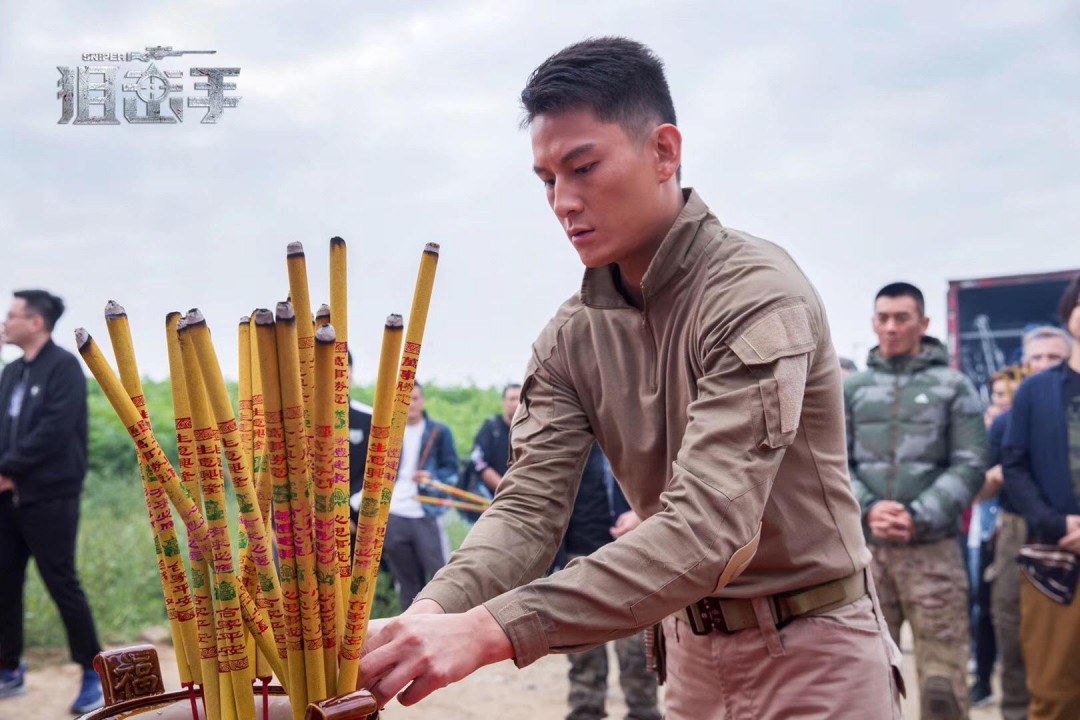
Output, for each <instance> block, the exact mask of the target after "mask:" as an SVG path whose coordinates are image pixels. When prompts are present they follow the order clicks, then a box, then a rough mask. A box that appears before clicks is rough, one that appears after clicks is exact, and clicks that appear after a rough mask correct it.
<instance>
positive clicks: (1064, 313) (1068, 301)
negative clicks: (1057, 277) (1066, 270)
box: [1058, 275, 1080, 340]
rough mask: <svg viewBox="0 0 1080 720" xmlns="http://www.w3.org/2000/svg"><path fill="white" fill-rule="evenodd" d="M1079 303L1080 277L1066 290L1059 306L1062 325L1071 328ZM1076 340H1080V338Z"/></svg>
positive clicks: (1075, 278)
mask: <svg viewBox="0 0 1080 720" xmlns="http://www.w3.org/2000/svg"><path fill="white" fill-rule="evenodd" d="M1077 303H1080V275H1077V276H1076V277H1074V278H1073V279H1072V282H1071V283H1069V286H1068V287H1067V288H1065V292H1064V293H1063V294H1062V295H1061V303H1060V304H1059V305H1058V315H1059V316H1060V317H1061V324H1062V326H1064V327H1065V328H1068V327H1069V318H1070V317H1072V314H1073V310H1075V309H1076V305H1077ZM1076 339H1077V340H1080V338H1076Z"/></svg>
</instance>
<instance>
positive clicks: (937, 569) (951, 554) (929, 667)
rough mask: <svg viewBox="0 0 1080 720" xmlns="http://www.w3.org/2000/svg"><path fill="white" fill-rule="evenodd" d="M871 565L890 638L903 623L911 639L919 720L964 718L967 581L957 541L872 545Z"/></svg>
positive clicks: (965, 710)
mask: <svg viewBox="0 0 1080 720" xmlns="http://www.w3.org/2000/svg"><path fill="white" fill-rule="evenodd" d="M870 551H871V553H872V554H873V556H874V559H873V562H872V563H871V567H872V568H873V571H874V582H875V584H876V585H877V588H878V593H879V594H880V598H881V609H882V611H883V612H884V614H885V620H886V622H887V623H888V625H889V633H890V634H891V635H892V638H893V640H895V641H896V642H897V643H899V642H900V628H901V626H902V625H903V624H904V621H905V620H907V621H908V622H909V623H911V632H912V634H913V635H914V636H915V669H916V671H917V673H918V678H919V697H920V707H921V717H922V720H960V719H962V718H967V716H968V714H967V703H968V693H967V678H966V674H967V661H968V654H969V652H970V635H969V633H970V627H969V620H968V579H967V572H966V570H965V569H964V559H963V556H962V555H961V553H960V544H959V542H958V541H957V539H956V538H948V539H945V540H940V541H938V542H934V543H926V544H921V545H871V546H870Z"/></svg>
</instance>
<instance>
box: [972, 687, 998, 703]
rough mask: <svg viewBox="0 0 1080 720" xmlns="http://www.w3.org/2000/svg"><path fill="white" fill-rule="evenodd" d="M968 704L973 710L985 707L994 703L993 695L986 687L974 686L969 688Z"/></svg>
mask: <svg viewBox="0 0 1080 720" xmlns="http://www.w3.org/2000/svg"><path fill="white" fill-rule="evenodd" d="M968 702H969V703H970V705H971V707H973V708H977V707H986V706H987V705H989V704H990V703H992V702H994V693H993V692H991V691H990V688H988V687H985V686H982V685H976V686H975V687H973V688H971V695H970V696H969V697H968Z"/></svg>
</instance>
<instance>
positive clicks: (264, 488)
mask: <svg viewBox="0 0 1080 720" xmlns="http://www.w3.org/2000/svg"><path fill="white" fill-rule="evenodd" d="M247 335H248V357H249V363H250V366H251V368H250V375H251V436H252V448H251V449H252V465H251V473H252V479H253V480H254V482H255V495H256V496H257V497H258V499H259V512H260V513H261V514H262V518H263V524H264V525H265V528H266V541H267V545H268V546H269V547H273V528H272V526H271V523H270V517H271V516H270V492H271V489H272V488H271V487H270V485H271V480H270V466H269V463H268V462H267V460H266V417H265V416H264V415H263V412H264V411H263V392H262V377H261V373H260V372H259V354H258V349H257V348H256V345H255V318H249V323H248V333H247ZM259 593H260V594H262V589H260V590H259ZM258 602H261V601H260V600H259V598H257V597H256V603H258ZM281 620H282V624H281V627H280V628H279V629H278V630H276V631H275V640H276V641H277V643H278V653H279V657H281V658H282V659H284V658H285V657H286V656H285V652H286V648H285V637H286V634H285V627H284V621H285V619H284V617H282V619H281ZM272 674H273V670H272V669H271V666H270V661H269V660H268V659H267V658H266V656H265V655H263V653H262V650H259V651H258V652H256V654H255V677H257V678H259V679H260V680H263V681H265V682H269V681H270V678H271V675H272Z"/></svg>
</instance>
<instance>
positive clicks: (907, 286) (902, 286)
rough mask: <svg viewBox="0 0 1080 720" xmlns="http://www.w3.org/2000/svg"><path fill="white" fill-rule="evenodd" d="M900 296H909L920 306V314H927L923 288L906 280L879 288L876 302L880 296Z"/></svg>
mask: <svg viewBox="0 0 1080 720" xmlns="http://www.w3.org/2000/svg"><path fill="white" fill-rule="evenodd" d="M883 297H887V298H899V297H909V298H912V299H913V300H914V301H915V305H916V307H918V308H919V315H920V316H924V315H926V302H925V301H924V300H923V294H922V290H920V289H919V288H917V287H915V286H914V285H912V284H911V283H906V282H894V283H889V284H888V285H886V286H885V287H883V288H881V289H880V290H878V292H877V295H875V296H874V302H877V301H878V298H883Z"/></svg>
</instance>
